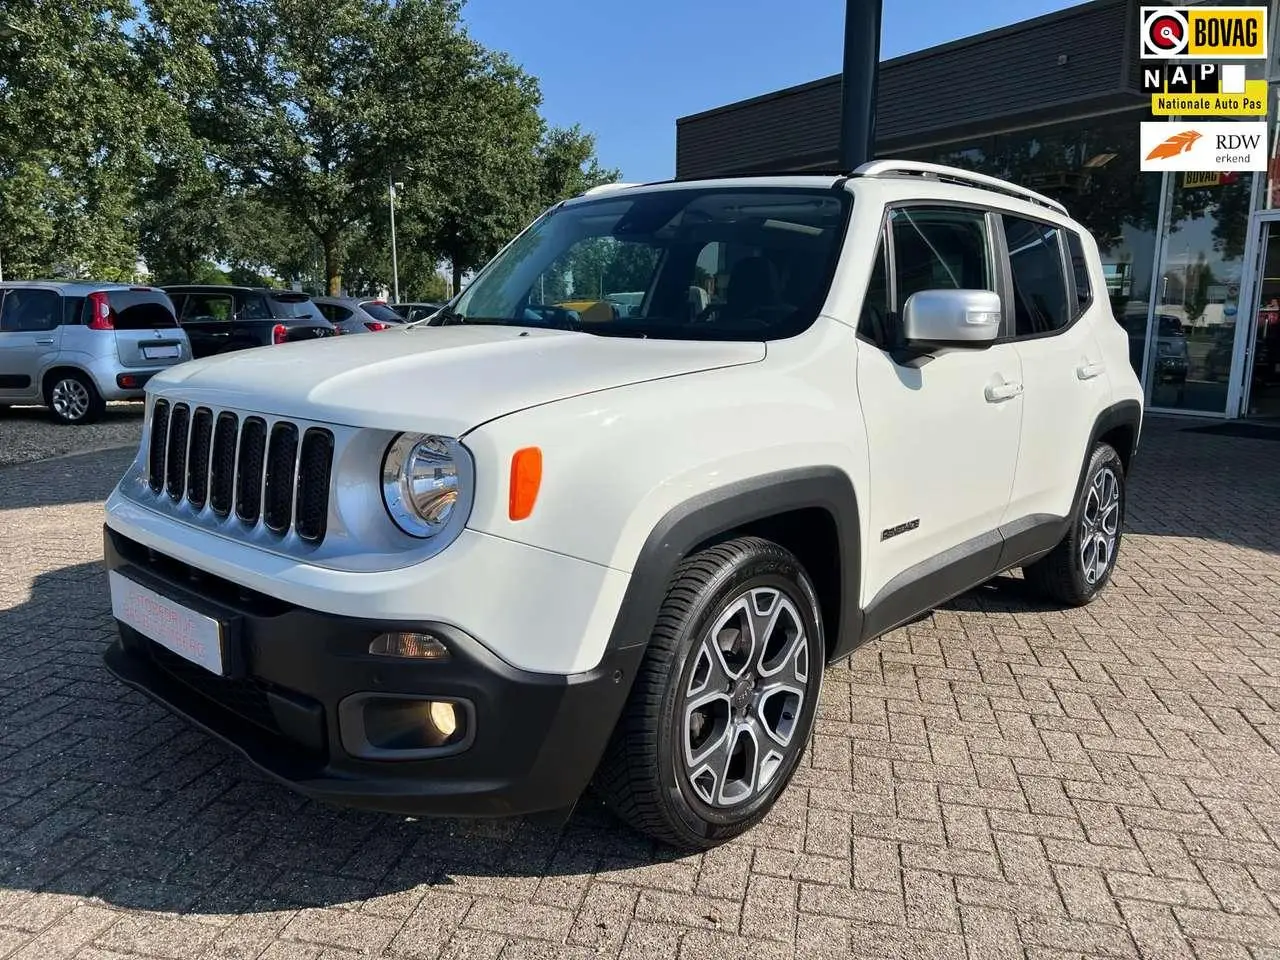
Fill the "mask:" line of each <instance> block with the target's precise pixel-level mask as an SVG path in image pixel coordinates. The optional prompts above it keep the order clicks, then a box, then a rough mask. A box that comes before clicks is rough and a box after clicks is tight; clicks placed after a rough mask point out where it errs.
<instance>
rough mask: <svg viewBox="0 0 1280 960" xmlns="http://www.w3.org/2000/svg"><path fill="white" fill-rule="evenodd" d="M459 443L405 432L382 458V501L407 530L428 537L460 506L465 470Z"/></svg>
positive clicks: (412, 534)
mask: <svg viewBox="0 0 1280 960" xmlns="http://www.w3.org/2000/svg"><path fill="white" fill-rule="evenodd" d="M460 456H465V454H462V453H461V452H460V451H459V450H458V446H457V443H456V442H455V441H453V440H448V439H446V438H444V437H424V436H422V435H421V434H414V433H402V434H401V435H400V436H398V437H396V439H395V440H393V441H392V442H391V446H390V447H388V448H387V455H386V457H384V458H383V461H382V500H383V502H384V503H385V504H386V505H387V512H388V513H389V514H391V519H392V520H394V521H395V523H396V526H398V527H399V528H400V529H401V530H403V531H404V532H405V533H407V534H409V535H410V536H413V537H419V538H422V539H427V538H430V537H434V536H435V535H436V534H438V533H439V532H440V531H441V530H443V529H444V528H445V527H446V526H448V525H449V520H450V518H451V517H453V515H454V513H455V511H457V510H458V509H460V508H459V501H460V499H461V497H462V495H463V493H464V491H463V490H462V470H461V469H460V467H461V464H460V463H459V458H460Z"/></svg>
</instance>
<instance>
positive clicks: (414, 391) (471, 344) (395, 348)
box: [154, 325, 765, 437]
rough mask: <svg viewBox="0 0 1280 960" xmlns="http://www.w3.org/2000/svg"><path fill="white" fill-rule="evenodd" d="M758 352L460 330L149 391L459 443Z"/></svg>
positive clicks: (226, 364) (195, 367)
mask: <svg viewBox="0 0 1280 960" xmlns="http://www.w3.org/2000/svg"><path fill="white" fill-rule="evenodd" d="M764 354H765V348H764V345H763V344H760V343H712V342H695V341H671V340H633V339H624V338H610V337H593V336H584V335H581V334H573V333H567V332H565V331H560V330H532V329H530V328H528V327H501V326H483V325H475V326H461V325H459V326H453V327H443V328H430V329H426V328H411V329H403V330H384V331H382V332H381V333H380V334H379V336H376V337H352V338H350V339H343V338H341V337H333V338H328V339H326V340H324V341H323V342H317V343H310V342H299V343H286V344H281V345H280V346H278V347H274V348H272V349H271V350H253V351H245V352H242V353H225V354H218V355H216V356H212V357H205V358H203V359H200V360H195V361H192V362H191V363H186V364H183V365H182V366H181V367H176V368H174V369H173V370H172V371H171V372H168V373H165V374H163V375H162V376H158V377H156V379H155V381H154V388H155V390H156V391H157V392H159V393H162V394H165V393H174V394H175V395H179V396H182V397H184V398H187V399H189V400H191V401H193V402H196V403H211V404H215V405H221V406H227V407H240V408H242V409H249V410H260V411H263V412H266V413H271V414H276V415H279V416H284V417H298V418H302V419H307V420H319V421H326V422H330V423H338V424H343V425H346V426H353V427H380V428H391V429H400V430H420V431H422V432H430V433H437V434H440V435H443V436H451V437H458V436H461V435H462V434H463V433H465V432H466V431H467V430H468V429H470V428H472V427H474V426H477V425H478V424H481V423H484V422H485V421H487V420H491V419H493V418H494V417H500V416H503V415H505V414H509V413H512V412H513V411H516V410H520V409H523V408H525V407H532V406H537V405H539V404H543V403H553V402H555V401H557V400H564V399H567V398H569V397H575V396H578V395H580V394H584V393H593V392H596V391H599V390H605V389H609V388H611V387H618V386H622V385H625V384H627V383H637V382H641V381H645V380H654V379H659V378H662V377H673V376H678V375H680V374H686V373H695V372H697V371H699V370H711V369H714V368H716V367H723V366H731V365H734V364H740V363H753V362H756V361H759V360H761V359H763V358H764Z"/></svg>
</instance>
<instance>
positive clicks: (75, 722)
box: [0, 563, 680, 914]
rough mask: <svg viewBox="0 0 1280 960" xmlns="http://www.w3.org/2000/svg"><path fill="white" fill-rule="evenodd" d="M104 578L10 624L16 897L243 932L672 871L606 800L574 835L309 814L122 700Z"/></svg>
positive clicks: (0, 671) (36, 587)
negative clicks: (605, 874)
mask: <svg viewBox="0 0 1280 960" xmlns="http://www.w3.org/2000/svg"><path fill="white" fill-rule="evenodd" d="M113 638H114V622H113V621H112V619H111V616H110V607H109V603H108V601H107V590H106V578H105V576H104V575H103V573H102V571H101V568H100V566H99V565H98V564H96V563H86V564H80V565H77V566H73V567H67V568H63V569H60V570H57V571H55V572H51V573H47V574H43V575H40V576H39V577H37V578H36V579H35V581H34V583H33V584H32V587H31V593H30V595H29V596H28V597H27V598H26V599H25V600H24V601H23V602H20V603H18V604H17V605H15V606H13V607H11V608H9V609H4V610H0V887H4V888H8V889H11V890H13V889H22V890H31V891H41V892H52V893H61V894H69V895H73V896H82V897H99V898H101V899H102V900H103V901H105V902H107V903H110V904H112V905H115V906H118V907H123V908H128V909H134V908H141V909H146V910H152V911H162V912H178V913H196V914H206V913H208V914H212V913H217V914H227V913H257V912H263V911H276V910H287V909H296V908H302V907H314V906H329V905H335V904H341V903H351V902H353V901H362V900H367V899H369V898H385V897H394V896H397V895H402V894H405V893H406V891H411V890H414V889H415V888H418V887H419V886H421V885H423V884H427V885H431V886H439V887H444V888H448V887H458V888H465V889H468V890H470V891H476V890H481V889H486V888H487V885H492V884H496V883H501V884H503V885H508V886H509V885H510V884H516V885H520V884H533V885H534V886H536V885H537V883H538V882H539V880H540V878H546V877H568V876H578V875H586V874H590V873H594V872H598V871H601V870H608V869H613V868H616V869H631V868H635V867H644V866H651V865H655V864H662V863H667V862H670V861H673V860H676V859H679V856H680V855H679V854H677V853H676V852H674V851H671V850H669V849H666V848H662V847H659V846H658V845H656V844H654V843H652V842H650V841H648V840H646V839H645V838H643V837H641V836H640V835H638V834H636V833H634V832H632V831H630V830H629V829H627V828H625V827H623V826H622V825H621V824H619V823H618V822H617V821H616V820H614V819H613V818H612V817H611V816H610V815H609V814H608V813H606V812H605V811H604V810H603V809H602V808H601V807H600V806H599V805H598V803H597V802H596V801H595V800H594V798H593V797H591V796H590V795H588V796H586V797H584V798H583V800H582V802H581V803H580V804H579V806H578V809H577V811H576V812H575V814H574V816H573V817H572V818H571V819H570V820H569V822H568V823H567V825H565V826H563V827H557V826H554V825H548V824H544V823H540V822H537V821H534V820H519V819H509V820H474V821H466V820H412V819H409V818H405V817H398V816H390V815H382V814H375V813H367V812H361V811H352V810H343V809H338V808H333V807H329V806H327V805H323V804H319V803H316V802H313V801H310V800H307V799H305V798H303V797H301V796H299V795H297V794H295V793H293V792H292V791H290V790H288V789H287V788H285V787H283V786H280V785H278V784H276V783H275V782H274V781H271V780H269V779H268V778H266V777H265V776H264V775H261V774H259V773H258V772H257V771H256V770H255V769H254V768H252V767H251V766H250V765H249V764H248V762H247V761H245V760H244V759H242V758H241V757H240V755H239V754H238V753H235V752H234V751H232V750H231V749H229V748H227V747H224V746H223V745H221V744H220V743H218V742H217V741H214V740H212V739H210V738H209V737H207V736H205V735H204V734H203V733H201V732H199V731H197V730H194V729H192V728H190V727H189V726H187V725H186V724H185V723H184V722H182V721H180V720H178V719H177V718H174V717H172V716H170V715H169V714H168V713H167V712H166V711H165V710H163V709H162V708H160V707H158V706H156V705H154V704H153V703H152V702H151V701H150V700H148V699H147V698H145V697H144V696H142V695H141V694H138V693H136V692H134V691H132V690H129V689H128V688H126V687H125V686H124V685H122V684H120V683H119V682H117V681H116V680H115V679H114V678H113V677H112V676H111V675H110V674H109V673H107V671H106V669H105V668H104V667H103V666H102V663H101V653H102V651H103V650H104V649H105V648H106V646H107V644H108V643H109V642H110V641H111V640H112V639H113Z"/></svg>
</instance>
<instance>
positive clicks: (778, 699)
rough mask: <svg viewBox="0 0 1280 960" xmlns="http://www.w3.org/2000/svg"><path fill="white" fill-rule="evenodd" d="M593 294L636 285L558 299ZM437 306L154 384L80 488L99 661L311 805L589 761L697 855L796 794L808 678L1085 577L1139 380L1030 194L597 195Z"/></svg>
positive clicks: (889, 169) (865, 183) (1061, 230)
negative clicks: (982, 608)
mask: <svg viewBox="0 0 1280 960" xmlns="http://www.w3.org/2000/svg"><path fill="white" fill-rule="evenodd" d="M593 271H599V275H598V276H597V275H596V274H594V273H593ZM610 287H611V288H612V289H623V290H639V289H643V290H644V291H645V295H644V299H643V302H642V303H641V304H640V305H639V306H638V307H637V308H636V309H635V310H634V312H632V313H631V314H630V315H629V316H627V317H614V318H613V319H608V320H602V321H598V322H592V323H588V322H587V321H585V320H583V319H582V318H581V315H580V314H578V313H577V312H575V311H574V310H570V309H566V308H564V307H563V306H556V305H555V304H556V303H564V302H566V299H565V298H566V296H570V297H571V296H573V295H574V294H575V291H577V290H593V289H594V290H599V289H601V288H610ZM694 288H696V289H699V290H702V291H703V292H704V293H706V294H707V296H706V297H705V298H702V297H691V296H690V291H691V289H694ZM543 291H551V292H553V293H554V296H552V295H551V293H548V294H546V295H545V299H544V294H543ZM431 322H432V325H431V326H426V325H422V324H417V325H413V324H410V325H407V326H406V328H404V329H399V330H392V331H387V332H385V333H383V334H382V335H380V336H376V337H358V338H355V339H353V340H350V341H348V340H346V339H345V338H343V339H341V340H340V341H336V342H335V341H329V342H326V341H318V342H314V343H305V344H289V345H285V346H282V347H280V348H278V349H273V350H264V351H253V352H251V353H243V354H240V355H232V356H226V357H213V358H209V359H207V360H200V361H196V362H194V363H189V364H185V365H183V366H182V367H179V368H176V369H175V370H173V371H172V372H171V373H167V374H164V375H162V376H159V377H157V378H155V379H154V380H153V381H152V382H151V383H150V384H149V391H148V392H149V399H148V409H147V421H146V427H145V431H144V433H145V437H144V440H143V442H142V445H141V448H140V449H139V451H138V456H137V459H136V460H135V462H134V463H133V465H132V466H131V467H130V468H129V471H128V473H127V474H126V476H125V477H124V478H123V479H122V480H121V482H120V484H119V486H118V488H117V489H116V490H115V492H114V493H113V494H112V496H111V498H110V500H109V501H108V503H107V508H106V526H107V529H106V564H107V567H108V568H109V570H110V582H111V592H112V604H113V610H114V613H115V616H116V618H117V620H118V621H119V622H120V640H119V642H117V643H116V644H115V645H113V646H112V647H111V649H110V651H109V652H108V654H107V663H108V665H109V666H110V668H111V669H112V670H113V671H114V672H115V673H116V675H117V676H119V677H120V678H122V679H123V680H124V681H125V682H127V683H129V684H131V685H133V686H135V687H138V688H140V689H142V690H144V691H146V692H147V693H149V694H150V695H151V696H153V697H155V698H156V699H157V700H159V701H160V702H162V703H164V704H165V705H167V706H168V707H169V708H170V709H172V710H173V711H175V712H177V713H180V714H183V715H185V716H187V717H189V718H190V719H191V720H193V721H194V722H195V723H197V724H198V725H200V726H202V727H203V728H205V729H206V730H208V731H210V732H211V733H213V734H214V735H216V736H218V737H220V738H222V739H223V740H225V741H227V742H229V743H231V744H232V745H234V746H235V747H237V748H238V749H240V750H241V751H242V752H243V753H244V754H246V755H247V756H248V757H249V758H250V759H251V760H252V761H253V762H254V763H256V764H258V765H259V766H260V767H262V768H263V769H265V770H266V771H268V772H269V773H271V774H274V775H275V776H276V777H278V778H280V779H281V780H283V781H285V782H286V783H289V784H291V785H293V786H294V787H296V788H297V789H299V790H301V791H302V792H304V793H307V794H310V795H312V796H315V797H320V798H324V799H326V800H330V801H334V802H337V803H344V804H352V805H357V806H363V807H370V808H376V809H381V810H389V811H398V812H401V813H406V814H450V815H453V814H460V815H483V814H494V815H506V814H522V813H528V812H534V811H550V810H560V809H563V808H566V807H569V806H571V805H572V804H573V803H574V802H575V801H576V800H577V798H578V797H579V795H580V793H581V792H582V791H583V789H584V788H585V787H586V786H587V784H588V783H589V782H590V781H592V780H593V779H594V782H595V784H596V787H597V789H598V791H599V792H600V794H601V795H602V796H603V797H604V799H605V800H606V801H607V802H608V803H609V804H610V805H611V806H612V807H613V809H614V810H616V811H617V812H618V813H619V814H620V815H621V817H622V818H623V819H625V820H626V821H627V822H629V823H631V824H633V825H634V826H636V827H637V828H639V829H641V830H643V831H646V832H648V833H649V834H651V835H653V836H654V837H657V838H659V839H660V840H662V841H666V842H668V843H671V844H674V845H677V846H681V847H688V848H699V847H707V846H711V845H714V844H716V843H719V842H722V841H724V840H725V839H727V838H729V837H732V836H734V835H735V834H738V833H740V832H741V831H743V830H745V829H747V828H748V827H750V826H751V825H752V824H754V823H756V822H757V821H759V820H760V819H761V818H762V817H763V816H764V815H765V813H766V812H767V811H768V810H769V808H770V807H771V806H772V805H773V803H774V802H775V800H776V799H777V797H778V795H779V793H780V792H781V791H782V790H783V789H784V788H785V786H786V784H787V783H788V781H789V780H790V779H791V777H792V774H793V773H794V772H795V770H796V767H797V764H798V763H799V762H800V759H801V756H802V753H803V751H804V747H805V744H806V742H807V741H808V739H809V736H810V732H811V730H812V729H813V724H814V715H815V711H816V709H817V704H818V697H819V688H820V686H821V684H822V677H823V670H824V667H825V666H826V665H827V664H829V663H831V662H832V661H835V660H838V659H840V658H842V657H845V656H847V655H848V654H849V653H850V652H851V651H852V650H854V649H855V648H856V647H857V646H858V645H859V644H861V643H864V642H866V641H867V640H870V639H872V638H874V637H877V636H879V635H881V634H884V633H885V632H887V631H889V630H892V629H893V628H895V627H896V626H898V625H900V624H903V623H905V622H907V621H908V620H910V619H912V618H914V617H916V616H917V615H919V614H921V613H923V612H926V611H928V610H929V609H930V608H932V607H933V606H935V605H937V604H939V603H942V602H943V601H945V600H947V599H948V598H950V597H953V596H955V595H957V594H959V593H961V592H963V591H965V590H968V589H969V588H971V587H974V586H977V585H979V584H982V583H983V582H984V581H987V580H989V579H990V578H992V577H993V576H995V575H996V574H998V573H1000V572H1001V571H1004V570H1008V569H1010V568H1015V567H1021V568H1022V569H1023V570H1024V571H1025V573H1026V576H1027V578H1028V580H1029V581H1030V582H1031V584H1032V585H1033V586H1034V587H1035V588H1036V589H1038V590H1039V591H1040V592H1041V593H1043V594H1044V595H1046V596H1048V597H1050V598H1052V599H1053V600H1055V601H1057V602H1060V603H1062V604H1067V605H1071V604H1084V603H1088V602H1089V601H1091V600H1092V599H1094V598H1095V597H1096V596H1097V595H1098V593H1099V592H1100V591H1101V590H1102V589H1103V588H1104V586H1105V585H1106V584H1107V582H1108V579H1109V578H1110V577H1111V575H1112V571H1113V569H1114V567H1115V562H1116V555H1117V551H1118V549H1119V546H1120V540H1121V523H1122V519H1123V515H1124V506H1125V477H1126V474H1127V471H1128V468H1129V465H1130V462H1131V459H1132V457H1133V456H1134V453H1135V450H1136V448H1137V444H1138V436H1139V431H1140V428H1141V421H1142V405H1141V391H1140V389H1139V385H1138V383H1137V381H1136V379H1135V377H1134V374H1133V372H1132V369H1131V367H1130V365H1129V361H1128V338H1127V336H1126V334H1125V332H1124V330H1123V329H1122V328H1121V327H1120V326H1119V325H1118V324H1117V323H1116V321H1115V320H1114V318H1113V317H1112V314H1111V310H1110V308H1109V305H1108V301H1107V298H1106V285H1105V278H1104V276H1103V273H1102V268H1101V265H1100V262H1099V257H1098V251H1097V247H1096V245H1095V243H1094V241H1093V240H1092V238H1091V237H1090V236H1089V235H1088V233H1087V232H1086V231H1085V230H1083V229H1082V228H1081V227H1080V226H1079V224H1077V223H1076V222H1075V221H1073V220H1072V219H1071V218H1070V217H1069V216H1068V215H1067V214H1066V212H1065V211H1064V210H1063V208H1062V207H1061V206H1060V205H1058V204H1057V203H1056V202H1053V201H1051V200H1049V199H1046V198H1044V197H1041V196H1039V195H1037V194H1034V193H1032V192H1030V191H1028V190H1025V189H1021V188H1018V187H1015V186H1012V185H1009V184H1006V183H1003V182H1001V181H997V180H992V179H989V178H985V177H980V176H977V175H974V174H970V173H967V172H964V171H960V170H954V169H949V168H945V167H935V166H930V165H924V164H917V163H907V162H893V161H877V162H875V163H871V164H868V165H865V166H863V167H862V168H860V169H859V170H858V171H856V172H855V173H854V174H852V175H850V176H839V177H836V176H785V177H759V178H740V179H726V180H715V181H706V182H675V183H666V184H658V185H649V186H635V187H618V188H616V189H612V190H602V191H595V192H593V193H592V194H591V195H590V196H586V197H581V198H577V199H574V200H570V201H567V202H564V203H561V204H558V205H557V206H555V207H554V208H553V209H551V210H549V211H548V212H547V213H545V214H544V215H543V216H542V217H540V218H539V219H538V220H537V221H536V222H535V223H534V224H533V225H531V226H530V227H529V228H528V229H527V230H526V231H525V232H523V233H522V234H521V235H520V236H519V237H517V238H516V239H515V240H514V241H513V242H512V243H511V244H510V245H508V246H507V248H506V249H504V250H503V251H502V252H501V253H500V254H499V255H498V256H497V258H496V259H495V260H494V261H493V262H492V263H491V264H490V265H489V266H488V267H487V268H486V269H485V270H484V271H483V272H482V273H480V274H479V275H478V276H477V278H476V279H475V281H474V282H473V283H472V284H471V285H470V286H469V287H468V288H467V290H466V291H465V292H464V293H463V294H462V295H461V296H460V297H459V298H457V299H455V300H454V301H453V302H451V303H450V305H449V306H448V308H447V309H446V310H445V311H443V312H442V313H440V314H439V315H437V316H436V317H435V318H433V320H432V321H431Z"/></svg>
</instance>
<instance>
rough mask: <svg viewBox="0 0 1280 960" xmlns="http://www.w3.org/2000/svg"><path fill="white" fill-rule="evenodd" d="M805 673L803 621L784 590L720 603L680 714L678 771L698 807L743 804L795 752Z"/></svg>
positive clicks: (762, 589)
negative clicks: (721, 606) (680, 764)
mask: <svg viewBox="0 0 1280 960" xmlns="http://www.w3.org/2000/svg"><path fill="white" fill-rule="evenodd" d="M809 675H810V670H809V643H808V636H807V634H806V630H805V621H804V618H803V617H802V616H801V615H800V611H799V609H798V608H797V606H796V604H795V603H794V602H793V601H792V600H791V599H790V598H789V597H788V596H787V595H786V594H785V593H783V592H782V591H781V590H778V589H776V588H773V587H755V588H752V589H750V590H748V591H746V592H744V593H742V594H739V595H738V596H737V597H735V598H734V599H733V600H732V601H730V602H729V603H728V604H727V605H726V606H725V608H724V609H723V611H722V612H721V613H720V615H719V616H718V617H717V618H716V620H715V621H714V622H713V625H712V627H711V629H710V630H709V631H707V633H706V634H705V636H704V637H703V638H702V640H701V642H700V643H699V645H698V647H697V648H696V651H695V653H694V662H693V667H692V669H691V670H690V671H689V680H688V683H687V685H686V687H685V690H684V694H683V703H682V705H681V711H680V725H681V744H682V750H681V753H682V757H681V759H682V761H683V764H684V773H685V776H686V777H687V779H688V782H689V785H690V786H691V787H692V788H693V791H694V793H695V794H697V796H698V798H699V799H700V800H701V801H702V802H703V803H705V804H707V805H708V806H711V807H714V808H717V809H721V810H729V809H733V808H737V807H739V806H741V805H743V804H746V803H749V802H750V801H751V800H752V799H753V798H755V797H757V796H758V795H759V794H760V793H761V792H763V791H764V790H766V789H767V788H768V787H769V785H770V783H772V782H773V779H774V777H775V776H776V774H777V773H778V771H779V770H780V769H781V768H782V767H783V763H784V761H785V760H786V759H787V757H788V756H789V755H790V753H791V752H792V751H793V750H799V749H801V748H802V747H803V744H800V743H797V742H795V732H796V728H797V725H798V724H799V721H800V716H801V712H802V710H803V708H804V705H805V697H806V696H808V687H809V683H808V681H809Z"/></svg>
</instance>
